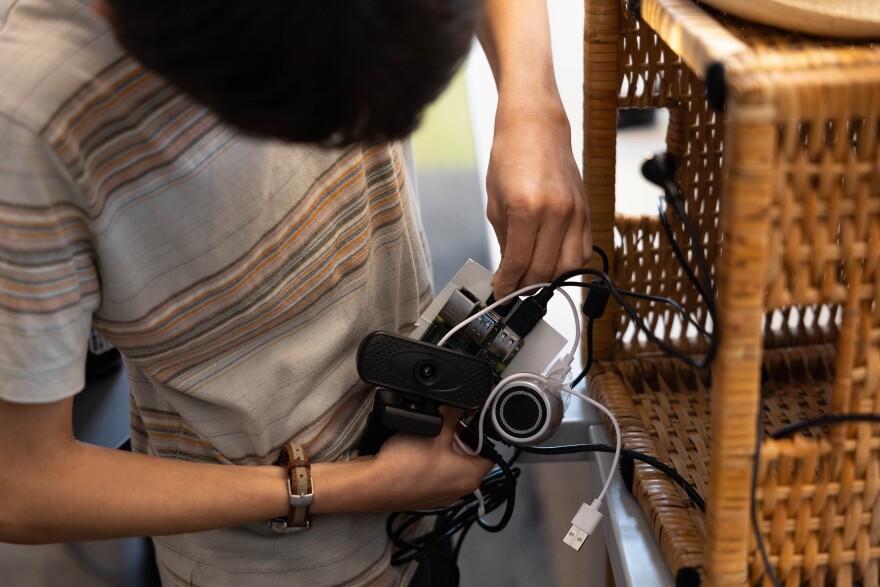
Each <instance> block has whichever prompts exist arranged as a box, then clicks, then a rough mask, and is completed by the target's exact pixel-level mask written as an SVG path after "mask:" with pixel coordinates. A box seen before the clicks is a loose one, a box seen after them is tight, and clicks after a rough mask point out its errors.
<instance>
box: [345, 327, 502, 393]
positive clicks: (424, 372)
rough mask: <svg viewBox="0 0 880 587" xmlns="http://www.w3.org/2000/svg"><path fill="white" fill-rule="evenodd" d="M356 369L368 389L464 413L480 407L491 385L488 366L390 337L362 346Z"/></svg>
mask: <svg viewBox="0 0 880 587" xmlns="http://www.w3.org/2000/svg"><path fill="white" fill-rule="evenodd" d="M357 369H358V375H360V377H361V379H362V380H364V381H365V382H366V383H369V384H371V385H375V386H377V387H379V388H382V389H388V390H391V391H396V392H399V393H402V394H405V395H409V396H414V398H418V399H421V400H425V401H433V402H436V403H441V404H447V405H450V406H455V407H458V408H462V409H466V410H474V409H477V408H479V407H480V406H482V405H483V402H485V401H486V398H487V397H488V396H489V393H490V392H491V391H492V386H493V379H492V377H493V375H492V368H491V367H490V366H489V364H488V363H487V362H486V361H484V360H482V359H478V358H476V357H474V356H471V355H468V354H467V353H463V352H460V351H456V350H452V349H447V348H444V347H438V346H435V345H433V344H430V343H426V342H422V341H418V340H413V339H411V338H404V337H402V336H398V335H396V334H391V333H388V332H373V333H371V334H369V335H367V337H366V338H364V340H363V341H361V345H360V347H359V348H358V353H357Z"/></svg>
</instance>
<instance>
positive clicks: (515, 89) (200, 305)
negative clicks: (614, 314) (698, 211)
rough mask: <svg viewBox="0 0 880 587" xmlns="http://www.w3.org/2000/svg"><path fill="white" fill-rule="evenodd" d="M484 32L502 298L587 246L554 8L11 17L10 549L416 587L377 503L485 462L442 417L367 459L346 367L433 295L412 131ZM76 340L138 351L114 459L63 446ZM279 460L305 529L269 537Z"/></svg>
mask: <svg viewBox="0 0 880 587" xmlns="http://www.w3.org/2000/svg"><path fill="white" fill-rule="evenodd" d="M475 27H478V28H479V31H478V34H479V37H480V39H481V41H482V43H483V46H484V48H485V50H486V53H487V55H488V56H489V59H490V63H491V65H492V68H493V72H494V74H495V77H496V81H497V84H498V87H499V104H498V113H497V117H496V130H495V142H494V146H493V150H492V160H491V163H490V170H489V178H488V186H487V187H488V190H489V194H490V201H489V207H488V210H487V213H488V215H489V217H490V219H491V220H492V222H493V225H494V227H495V230H496V235H497V237H498V240H499V244H500V246H501V248H502V253H503V260H502V263H501V265H500V267H499V270H498V272H497V273H496V281H495V289H496V292H497V293H498V294H499V295H503V294H505V293H507V292H509V291H512V290H513V289H514V288H515V287H516V286H518V285H522V284H526V283H532V282H536V281H542V280H545V279H548V278H550V277H552V276H553V275H555V274H558V273H560V272H562V271H564V270H567V269H570V268H573V267H579V266H582V265H583V264H584V262H585V260H586V259H587V258H588V257H589V254H590V248H591V247H590V235H589V221H588V211H587V206H586V202H585V201H584V197H583V192H582V187H581V182H580V177H579V174H578V171H577V167H576V165H575V164H574V160H573V157H572V155H571V149H570V130H569V128H568V122H567V119H566V117H565V114H564V112H563V110H562V106H561V102H560V100H559V96H558V92H557V91H556V86H555V81H554V77H553V75H554V74H553V70H552V60H551V59H550V52H549V37H548V35H549V31H548V25H547V14H546V6H545V5H544V3H543V0H539V1H538V0H519V1H517V2H510V1H509V0H486V2H484V3H483V4H482V5H481V4H478V3H477V2H476V1H472V0H448V1H445V2H439V1H437V0H396V1H395V0H357V1H355V0H352V1H351V2H346V3H341V2H332V1H327V2H306V1H300V2H290V1H289V0H288V1H284V2H281V1H278V2H263V3H259V4H255V3H245V2H237V1H234V0H225V1H221V0H188V1H187V2H175V1H172V0H149V1H148V0H98V1H97V2H95V3H94V5H92V4H90V2H88V1H87V0H18V1H17V2H12V3H7V4H6V5H4V6H3V7H2V8H0V153H2V156H0V161H2V164H0V178H2V186H3V187H2V188H0V461H2V462H3V464H4V466H3V469H2V472H0V503H2V506H0V541H4V542H16V543H49V542H66V541H80V540H97V539H107V538H115V537H123V536H152V537H154V542H155V545H156V553H157V562H158V564H159V570H160V573H161V576H162V581H163V584H165V585H181V584H185V585H240V584H248V585H275V584H285V585H286V584H290V583H291V582H292V581H295V582H296V583H297V584H305V585H325V584H326V585H344V584H345V585H347V584H369V585H397V584H406V583H407V582H408V581H409V580H410V577H411V576H412V573H413V571H414V569H413V568H412V565H409V566H405V567H392V566H390V564H389V560H390V552H391V545H390V544H389V541H388V539H387V537H386V536H385V526H384V521H385V517H386V515H387V512H390V511H401V510H409V509H414V508H421V507H431V506H438V505H443V504H447V503H450V502H452V501H454V500H455V499H456V498H458V497H459V496H460V495H463V494H465V493H468V492H470V491H472V490H473V489H474V488H475V487H476V486H477V485H478V483H479V481H480V479H481V478H482V477H483V475H484V474H485V473H486V471H487V470H488V468H489V466H490V464H489V463H488V462H486V461H484V460H482V459H478V458H473V457H469V456H466V455H463V454H461V453H460V452H458V451H456V450H455V448H454V444H453V442H452V426H453V424H454V420H455V418H454V414H447V418H446V419H447V422H446V425H445V427H444V430H443V432H442V433H441V435H440V436H438V437H437V438H423V437H414V436H409V435H403V434H398V435H395V436H394V437H393V438H392V439H391V440H389V441H388V442H387V443H386V444H385V445H384V446H383V447H382V449H381V450H380V451H379V453H378V454H377V455H375V456H369V457H367V456H358V455H357V451H356V447H357V443H358V440H359V436H360V434H361V432H362V429H363V425H364V422H365V420H366V416H367V414H368V412H369V410H370V407H371V401H372V394H371V390H370V389H369V388H368V387H366V386H365V385H364V384H363V383H361V382H360V381H359V379H358V377H357V374H356V370H355V361H354V354H355V350H356V348H357V346H358V344H359V342H360V340H361V339H362V338H363V337H364V336H365V335H366V334H367V333H369V332H371V331H373V330H378V329H384V330H390V331H394V332H400V333H406V332H407V330H408V329H409V328H411V327H412V325H413V323H414V322H415V320H416V318H417V317H418V315H419V313H420V311H421V310H422V309H423V308H424V307H426V305H427V303H428V302H429V299H430V296H431V287H430V283H429V281H428V276H427V270H426V266H427V258H426V253H425V251H424V249H423V245H422V238H421V233H420V230H419V221H418V219H417V217H416V214H415V211H414V207H413V204H412V201H411V192H412V189H413V186H411V185H410V184H409V180H408V171H407V169H408V167H409V165H410V159H409V156H408V152H407V149H406V145H405V142H402V141H400V140H398V139H401V138H402V137H405V136H406V135H407V133H409V132H410V131H411V130H412V128H413V127H414V126H415V125H416V124H417V121H418V117H419V113H420V112H421V110H422V109H423V107H424V105H425V104H426V103H428V102H430V101H431V100H432V99H433V98H434V97H435V96H436V95H437V94H438V93H439V91H440V90H441V89H442V87H443V86H444V85H445V83H446V82H447V81H448V79H449V77H450V76H451V75H452V74H453V72H454V71H455V68H456V66H457V65H458V64H459V63H460V61H461V59H462V56H463V55H464V54H465V52H466V51H467V48H468V46H469V43H470V37H471V35H472V32H473V30H474V28H475ZM92 326H94V328H95V329H96V330H97V331H98V332H100V334H101V335H102V336H104V337H105V338H106V339H107V340H108V341H109V342H110V343H112V344H113V345H114V346H115V347H116V348H118V349H119V351H120V352H121V354H122V356H123V359H124V363H125V368H126V371H127V374H128V377H129V380H130V387H131V422H132V429H131V434H132V448H133V451H132V452H130V453H129V452H123V451H114V450H109V449H103V448H100V447H96V446H91V445H87V444H84V443H80V442H77V441H76V440H75V439H74V438H73V434H72V428H71V412H72V403H73V396H74V395H75V394H76V393H77V392H78V391H79V390H81V389H82V387H83V380H84V374H83V364H84V359H85V354H86V349H87V341H88V336H89V329H90V327H92ZM292 446H295V447H297V450H302V451H304V453H305V458H307V459H308V460H309V461H310V462H311V465H310V470H309V471H308V474H309V475H310V485H309V487H310V488H311V490H312V491H313V500H312V501H311V505H310V511H309V513H308V515H309V516H311V518H312V521H311V527H310V528H309V529H307V530H302V531H297V532H278V531H276V530H278V529H279V528H280V529H282V530H283V529H284V528H285V526H287V525H288V524H287V523H285V517H286V516H287V515H288V514H290V513H291V512H292V508H291V505H290V503H289V498H290V495H289V487H288V482H289V481H290V479H289V477H288V475H289V472H288V470H287V469H285V468H283V467H281V466H278V465H277V462H278V458H279V455H280V454H284V453H285V451H286V450H287V447H292ZM299 454H300V453H296V455H299ZM294 458H295V459H298V458H300V457H299V456H296V457H294ZM231 465H235V466H231ZM297 470H298V471H301V470H302V467H299V468H297ZM302 509H303V508H301V507H300V508H297V510H298V511H299V512H301V511H302ZM279 520H280V522H279ZM269 521H274V525H272V524H270V523H267V522H269ZM279 524H280V526H279Z"/></svg>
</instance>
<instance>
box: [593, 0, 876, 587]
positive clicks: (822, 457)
mask: <svg viewBox="0 0 880 587" xmlns="http://www.w3.org/2000/svg"><path fill="white" fill-rule="evenodd" d="M641 17H642V19H643V20H642V21H639V20H637V19H636V18H633V17H632V16H631V14H630V13H629V11H628V10H627V2H626V1H625V0H586V24H585V52H584V64H585V85H584V87H585V100H584V110H585V112H584V116H585V120H584V132H585V143H584V158H585V164H584V169H585V170H586V171H585V183H586V188H587V194H588V197H589V201H590V208H591V215H592V222H593V234H594V240H595V241H596V243H597V244H598V245H599V246H601V247H603V248H604V249H605V250H608V251H611V250H613V251H614V254H613V259H612V271H611V272H612V278H613V279H614V280H615V282H616V283H617V284H618V285H619V286H620V287H622V288H626V289H632V290H635V291H640V292H648V293H651V294H654V295H665V296H670V297H673V298H675V299H676V300H678V301H680V302H681V303H682V305H683V306H684V307H685V308H686V309H687V310H688V311H690V312H691V313H692V314H694V315H695V316H697V317H698V321H699V322H701V323H702V324H703V325H706V324H707V322H708V316H706V313H705V311H704V310H703V309H702V305H701V304H700V301H699V298H698V296H697V292H696V290H695V289H694V288H693V286H692V285H690V283H689V282H688V280H687V278H686V277H685V275H684V274H683V272H682V271H681V270H680V268H679V267H678V266H677V264H676V262H675V258H674V256H673V255H672V254H671V251H670V250H669V247H668V245H667V243H666V241H665V237H662V236H661V229H660V226H659V223H658V221H657V219H656V218H623V217H619V216H617V215H616V214H615V210H614V177H615V164H616V163H615V139H616V126H615V122H614V121H615V118H616V117H615V112H616V110H617V109H619V108H633V107H635V108H645V107H656V108H667V109H668V110H669V120H670V122H669V128H668V135H667V147H668V150H669V152H670V153H671V154H673V155H674V156H675V157H676V159H677V161H678V162H679V165H678V175H677V180H678V183H679V186H680V188H681V191H682V194H683V196H684V199H685V201H686V204H685V205H686V209H687V210H688V214H689V216H690V217H691V218H692V220H693V221H694V223H695V224H696V226H697V230H698V232H699V235H700V238H701V239H702V241H703V244H704V246H705V247H706V249H707V255H708V258H709V259H710V262H711V271H712V272H713V273H714V275H713V277H714V279H715V282H716V288H717V299H718V306H719V325H718V326H719V328H720V330H721V332H722V338H721V345H720V348H719V352H718V355H717V357H716V359H715V362H714V365H713V367H712V369H711V372H708V371H706V372H697V371H694V370H693V369H690V368H688V367H685V366H684V365H683V364H681V363H679V362H676V361H674V360H672V359H666V358H663V357H662V356H661V355H660V354H659V353H658V352H657V350H656V348H654V347H653V346H652V345H651V344H650V343H649V342H647V341H646V340H645V339H644V338H642V337H639V336H633V335H632V332H633V326H632V324H631V323H630V320H629V318H628V316H626V315H625V314H624V313H623V312H621V311H619V310H615V311H614V312H613V316H612V319H611V320H603V321H600V322H597V324H596V327H595V329H594V343H595V351H594V352H595V356H596V358H597V360H598V362H597V363H596V364H595V365H594V367H593V371H591V374H590V390H591V393H592V394H593V395H594V396H595V397H596V398H597V399H599V400H600V401H602V402H604V403H606V405H608V406H609V408H611V409H612V410H613V411H614V413H615V414H616V415H617V416H618V417H619V418H620V423H621V426H622V428H623V434H624V442H625V445H626V446H628V447H630V448H634V449H637V450H642V451H643V452H646V453H649V454H652V455H654V456H656V457H658V458H660V459H662V460H664V461H666V462H668V463H669V464H671V465H672V466H674V467H675V468H676V469H677V470H679V471H680V472H681V473H683V474H684V475H685V477H686V478H688V479H689V480H690V481H691V482H692V483H693V484H694V486H695V487H696V489H697V490H698V491H699V492H700V493H701V494H702V495H704V496H705V497H706V498H707V511H706V513H705V514H703V513H702V512H701V511H700V510H699V509H697V508H696V507H695V506H694V505H693V504H692V503H690V502H689V501H688V498H687V496H686V494H684V492H682V491H680V490H679V489H678V488H677V487H676V486H675V485H673V483H671V482H670V480H669V479H668V478H666V477H665V476H664V475H663V474H660V473H658V472H656V471H655V470H653V469H651V468H650V467H648V466H644V465H640V464H636V465H635V467H634V471H635V472H634V479H635V483H634V489H633V491H634V493H635V495H636V496H637V498H638V500H639V501H640V503H641V504H642V506H643V508H644V510H645V513H646V515H647V516H648V518H649V519H650V520H651V523H652V525H653V527H654V531H655V534H656V537H657V539H658V541H659V543H660V545H661V547H662V549H663V552H664V554H665V556H666V558H667V561H668V563H669V566H670V568H671V570H672V572H673V574H674V575H675V576H676V577H678V578H679V580H680V582H681V583H688V582H699V581H702V582H703V583H704V584H710V585H747V584H769V579H768V578H767V576H766V573H765V572H764V564H763V562H762V560H761V557H760V556H759V555H758V552H757V550H756V540H755V537H754V533H753V531H752V528H751V509H750V502H751V497H752V493H753V492H752V488H751V483H752V478H753V475H752V471H753V466H754V463H755V455H756V453H757V454H760V457H759V461H758V468H757V471H758V473H757V479H756V483H757V490H756V492H755V495H756V498H757V501H756V504H757V507H756V511H757V514H758V519H759V528H760V532H761V535H762V537H763V541H764V542H765V544H766V546H767V550H768V553H769V559H770V563H771V564H772V565H773V568H774V569H775V572H776V574H777V575H778V577H779V578H780V580H781V581H782V583H783V584H785V585H792V586H793V585H802V584H804V585H813V586H816V585H832V584H833V585H841V586H844V585H869V586H876V585H878V584H880V508H875V507H874V506H875V504H876V502H877V499H878V495H880V426H877V425H871V424H862V423H858V424H846V425H835V426H832V427H831V428H826V429H822V428H820V429H815V430H810V431H808V432H805V433H800V434H798V435H796V436H795V437H793V438H789V439H783V440H774V439H772V438H770V437H769V436H768V433H769V432H770V431H773V430H776V429H778V428H780V427H781V426H783V425H786V424H788V423H790V422H793V421H798V420H802V419H805V418H813V417H816V416H819V415H823V414H829V413H832V414H833V413H844V412H860V413H880V301H878V300H880V291H878V290H880V145H878V133H880V48H875V47H873V46H871V45H868V44H865V45H858V44H856V45H852V44H851V43H849V42H846V43H840V42H835V41H830V40H827V41H826V40H821V39H816V38H814V37H810V38H801V37H798V36H796V35H794V34H786V33H784V32H781V31H779V30H776V29H769V28H762V27H760V26H758V25H752V24H747V23H745V22H742V21H737V20H734V19H732V18H730V17H727V16H724V15H721V14H719V13H714V12H711V11H710V10H708V9H703V8H700V7H697V6H696V5H695V4H694V3H693V2H691V1H690V0H643V1H642V6H641ZM633 171H634V172H635V170H633ZM678 238H679V242H682V243H685V242H687V237H686V235H685V234H684V233H682V234H679V235H678ZM639 310H640V312H641V314H642V315H643V316H646V322H647V323H648V324H649V325H652V326H656V327H661V326H662V327H663V329H664V331H665V332H667V334H666V338H667V340H672V342H674V343H675V344H677V345H678V346H680V347H682V348H684V349H686V350H688V351H689V352H691V353H693V354H699V353H701V352H703V351H704V350H705V348H704V343H703V342H701V341H699V340H697V339H694V340H692V339H691V337H689V336H687V334H688V332H689V330H688V329H687V328H683V327H684V326H685V325H682V324H681V323H680V321H679V319H678V317H677V316H676V315H675V314H674V313H672V312H670V311H667V310H665V309H663V308H658V307H654V306H649V305H642V306H641V307H640V308H639ZM682 331H683V332H684V335H681V336H679V337H678V339H677V340H674V339H673V338H672V337H673V335H672V334H671V333H673V332H682ZM758 422H760V424H758Z"/></svg>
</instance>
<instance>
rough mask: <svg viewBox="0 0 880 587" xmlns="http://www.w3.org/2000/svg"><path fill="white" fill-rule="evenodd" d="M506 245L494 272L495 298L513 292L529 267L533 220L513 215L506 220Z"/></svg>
mask: <svg viewBox="0 0 880 587" xmlns="http://www.w3.org/2000/svg"><path fill="white" fill-rule="evenodd" d="M508 227H509V228H508V237H507V246H506V247H505V248H504V254H503V256H502V257H501V265H500V266H499V267H498V271H497V273H496V274H495V288H494V289H495V299H501V298H502V297H504V296H506V295H508V294H510V293H513V291H514V290H516V289H517V286H518V285H519V284H520V282H521V281H522V279H523V276H524V275H525V273H526V271H528V269H529V265H531V260H532V252H533V250H534V247H535V237H536V235H537V226H536V224H535V222H534V220H530V219H527V218H523V217H518V216H513V217H511V218H510V220H509V222H508Z"/></svg>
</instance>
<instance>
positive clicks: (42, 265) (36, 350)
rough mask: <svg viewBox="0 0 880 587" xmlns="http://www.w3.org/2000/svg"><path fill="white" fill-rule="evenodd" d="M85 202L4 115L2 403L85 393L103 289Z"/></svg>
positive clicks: (0, 146)
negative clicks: (91, 331) (93, 324)
mask: <svg viewBox="0 0 880 587" xmlns="http://www.w3.org/2000/svg"><path fill="white" fill-rule="evenodd" d="M79 200H80V198H79V197H78V196H77V192H76V188H75V185H74V184H73V182H72V181H71V180H70V178H69V177H68V176H66V175H65V174H64V172H63V170H62V168H61V167H60V165H59V164H58V163H57V161H56V159H55V157H54V154H53V153H52V152H51V149H50V148H49V147H48V145H47V144H46V143H45V142H44V141H43V140H42V138H41V137H40V136H39V134H37V133H35V132H33V131H31V130H30V129H27V128H25V127H23V126H21V125H20V124H18V123H16V122H15V121H13V120H11V119H9V118H7V117H4V116H3V115H2V114H0V399H4V400H7V401H11V402H19V403H43V402H50V401H56V400H59V399H62V398H65V397H69V396H71V395H74V394H76V393H77V392H79V391H80V390H81V389H82V388H83V385H84V381H85V358H86V351H87V348H88V337H89V328H90V326H91V316H92V313H93V312H94V311H95V309H97V307H98V305H99V303H100V285H99V280H98V273H97V269H96V264H95V254H94V247H93V244H92V242H93V241H92V238H91V232H90V230H89V222H88V216H87V213H86V212H85V210H84V209H83V207H82V206H80V205H78V201H79Z"/></svg>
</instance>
